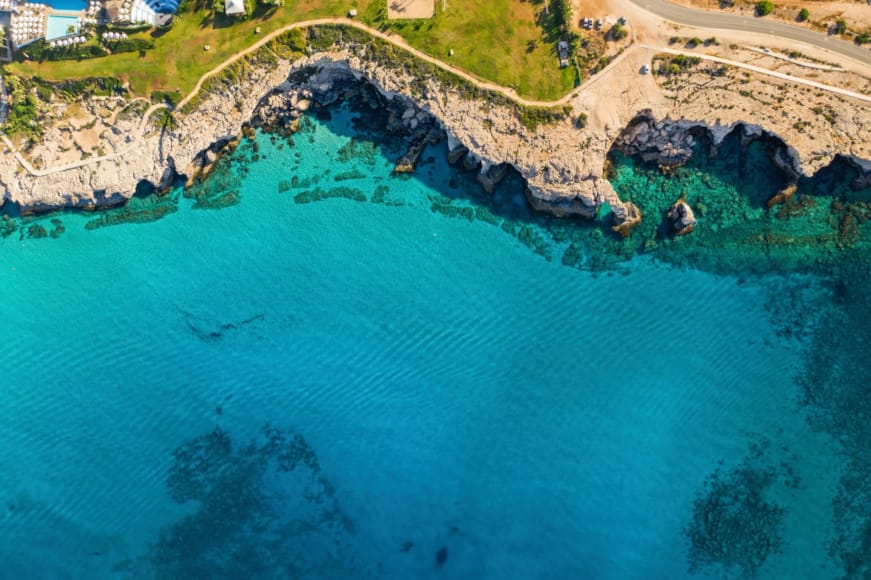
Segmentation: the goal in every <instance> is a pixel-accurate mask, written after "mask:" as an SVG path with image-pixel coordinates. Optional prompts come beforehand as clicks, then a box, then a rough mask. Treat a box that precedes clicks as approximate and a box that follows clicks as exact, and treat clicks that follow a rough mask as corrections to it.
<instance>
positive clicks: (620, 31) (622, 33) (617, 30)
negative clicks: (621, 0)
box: [611, 22, 629, 40]
mask: <svg viewBox="0 0 871 580" xmlns="http://www.w3.org/2000/svg"><path fill="white" fill-rule="evenodd" d="M627 34H629V33H628V32H626V29H625V28H623V25H622V24H620V23H619V22H618V23H617V24H615V25H614V26H613V27H612V28H611V38H613V39H614V40H623V39H624V38H626V35H627Z"/></svg>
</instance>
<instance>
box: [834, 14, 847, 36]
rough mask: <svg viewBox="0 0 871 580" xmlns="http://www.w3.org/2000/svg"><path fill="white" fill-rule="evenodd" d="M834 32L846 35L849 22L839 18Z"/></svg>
mask: <svg viewBox="0 0 871 580" xmlns="http://www.w3.org/2000/svg"><path fill="white" fill-rule="evenodd" d="M834 31H835V34H844V33H845V32H847V21H846V20H844V19H843V18H838V20H837V22H835V28H834Z"/></svg>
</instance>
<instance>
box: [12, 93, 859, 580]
mask: <svg viewBox="0 0 871 580" xmlns="http://www.w3.org/2000/svg"><path fill="white" fill-rule="evenodd" d="M331 113H332V114H331V115H330V114H326V115H321V117H320V118H317V117H307V118H306V121H305V122H304V123H303V128H302V130H301V131H300V132H299V133H297V134H296V135H294V137H293V139H292V142H288V141H287V139H285V138H284V137H280V136H275V135H268V134H263V133H260V134H259V135H258V136H257V138H256V141H255V142H250V141H243V143H242V144H241V145H240V146H239V148H238V149H237V150H236V152H235V153H234V154H233V155H232V156H231V157H228V158H225V159H224V160H223V161H222V162H221V164H220V166H219V168H218V169H216V171H215V173H214V174H213V175H212V176H211V177H210V179H209V180H208V181H207V182H206V183H205V184H204V185H202V186H198V187H197V188H195V189H194V190H193V191H192V192H188V195H194V196H195V198H193V199H192V198H188V197H184V196H183V192H182V190H181V189H178V190H175V191H174V192H172V193H171V194H168V196H166V197H164V198H158V197H156V196H153V195H152V196H148V195H142V196H141V197H139V198H137V199H136V200H134V201H133V202H131V204H130V206H128V207H127V208H123V209H120V210H111V211H109V212H105V213H102V214H82V213H62V214H56V215H51V216H42V217H38V218H19V217H17V216H15V215H14V211H12V210H9V208H7V213H8V216H7V218H6V219H5V221H4V223H5V224H6V226H7V227H8V228H10V229H11V228H12V227H16V226H17V228H18V229H17V230H16V231H14V232H11V231H7V233H9V234H10V235H8V237H6V238H5V239H3V240H2V241H0V288H2V289H3V299H2V301H0V320H2V324H0V344H2V347H0V368H2V370H0V500H2V503H0V540H2V541H0V577H2V578H10V579H18V578H32V579H41V578H45V579H59V578H87V579H99V578H498V579H503V578H518V579H531V578H584V579H587V578H589V579H615V580H616V579H630V578H638V579H652V578H662V579H666V578H667V579H673V578H684V577H702V578H704V577H711V578H723V577H727V578H746V577H753V576H755V577H760V578H775V579H782V578H838V577H855V578H862V577H867V574H869V573H871V572H869V570H871V558H869V556H871V547H869V541H868V538H869V537H871V519H868V518H869V513H871V510H868V509H867V508H868V505H869V501H871V499H869V498H871V489H869V485H868V484H866V483H865V482H866V477H865V474H867V473H869V471H868V470H867V465H866V460H865V459H864V450H865V449H867V448H868V447H867V446H866V445H865V444H866V443H871V436H869V435H868V434H866V432H865V430H866V429H867V428H866V427H865V424H866V423H867V422H868V421H867V419H868V417H869V416H871V415H866V414H865V413H866V411H867V412H868V413H871V403H869V402H868V400H869V397H868V396H867V385H866V382H865V379H866V378H867V377H868V376H871V374H869V370H871V369H869V368H868V367H869V363H868V361H867V360H866V359H867V352H868V350H867V349H868V344H869V340H868V339H869V338H871V336H869V330H868V328H869V327H871V325H869V324H868V320H869V312H871V309H869V308H868V304H867V299H865V298H864V296H863V294H862V293H861V292H858V291H857V289H858V288H859V287H860V286H861V284H863V283H864V282H865V281H866V278H867V267H866V266H865V262H864V261H863V259H862V258H861V255H859V256H858V257H857V256H856V255H854V254H853V253H851V250H850V249H849V248H847V249H842V250H838V251H837V252H836V253H835V254H829V258H830V259H829V261H828V262H826V263H827V264H829V265H831V267H829V266H826V269H814V268H812V267H791V266H790V264H792V263H793V261H794V260H793V261H790V260H787V259H784V260H783V261H781V262H775V261H773V260H774V257H773V253H772V252H771V251H769V250H768V249H766V248H765V247H764V246H763V247H762V249H760V248H759V247H753V248H750V249H747V250H745V249H744V247H743V246H740V245H735V244H733V245H731V246H730V245H728V244H726V243H725V242H722V243H721V242H719V241H716V240H715V239H714V238H705V237H704V236H705V235H706V234H705V233H704V230H705V228H707V230H708V231H709V232H710V231H711V229H712V228H711V224H712V223H713V219H711V218H710V217H709V218H708V220H707V221H706V219H705V218H704V217H702V218H701V220H700V228H699V232H698V236H697V238H696V239H694V240H691V239H688V240H687V241H686V242H685V243H684V242H683V241H681V240H676V241H668V240H664V241H662V242H661V243H660V244H659V246H658V251H660V253H659V254H658V253H657V252H655V251H654V252H647V253H643V252H635V251H628V252H627V251H626V243H628V242H623V241H622V240H620V239H619V238H618V237H616V236H611V235H610V232H609V230H608V228H607V220H608V216H607V212H606V213H605V214H604V215H603V216H602V218H601V219H600V220H598V221H597V222H596V223H593V224H586V223H582V222H575V221H561V220H553V219H548V218H546V217H544V216H536V215H533V214H532V213H530V212H529V210H528V208H527V207H526V203H525V201H524V198H523V190H522V187H521V184H520V183H519V181H518V180H517V179H516V178H514V177H509V179H507V180H506V181H505V182H504V183H502V184H501V185H500V186H499V188H498V190H497V192H496V194H495V197H490V196H487V195H486V194H483V192H481V191H480V190H479V188H478V187H477V185H476V184H475V183H474V181H473V180H472V178H471V176H470V175H467V174H464V173H462V172H460V171H459V170H457V169H454V168H452V167H450V166H448V164H447V162H446V160H445V151H444V145H441V146H435V147H431V148H430V149H428V150H427V151H426V152H425V153H424V156H423V159H422V162H421V164H420V166H419V167H418V170H417V173H416V174H415V175H414V176H411V177H408V176H394V175H393V174H392V168H393V161H395V158H396V155H397V150H396V149H395V147H394V146H393V144H391V143H390V142H389V141H388V140H381V139H380V138H379V136H378V134H377V131H374V130H372V128H371V127H367V126H364V125H365V124H364V123H362V120H361V119H359V117H358V116H357V115H356V114H355V113H352V112H351V111H350V110H349V109H347V108H342V109H334V110H332V111H331ZM355 119H356V120H355ZM373 140H374V141H373ZM688 171H689V170H688ZM692 171H696V173H692V174H690V173H687V174H686V175H684V176H683V177H681V176H678V177H673V178H668V180H667V182H666V181H663V180H666V178H664V177H656V176H655V174H654V173H652V172H651V171H648V170H646V169H644V168H642V167H639V166H636V165H635V164H634V162H633V161H632V160H623V161H620V163H619V164H618V166H617V173H616V175H615V183H616V184H617V186H618V188H625V189H621V191H625V192H626V194H627V195H636V196H641V197H643V192H645V191H653V190H654V189H655V188H656V187H660V188H661V189H660V190H657V191H662V188H665V190H668V188H669V187H677V188H678V189H680V188H683V189H684V190H686V189H687V188H690V190H689V193H690V194H692V195H696V194H698V195H701V194H699V193H698V192H699V191H701V190H700V189H698V188H699V187H701V186H700V185H698V184H696V183H695V182H694V181H693V179H699V178H700V177H699V176H703V177H704V176H707V177H704V179H706V180H708V181H710V179H713V178H716V179H722V180H724V183H725V182H726V181H728V175H727V172H726V169H723V168H720V173H719V174H717V173H716V172H715V171H714V169H713V168H711V167H699V168H696V169H693V170H692ZM711 175H713V176H714V177H713V178H711V177H710V176H711ZM753 179H758V176H757V177H753ZM656 180H660V181H661V182H662V183H659V182H657V181H656ZM657 183H659V185H657ZM717 183H720V182H719V181H718V182H717ZM735 183H737V185H735V186H734V187H733V188H732V189H728V188H727V189H728V190H727V189H722V191H724V192H725V193H724V195H726V194H728V195H730V196H733V195H738V194H736V193H735V192H736V191H738V192H739V193H740V192H741V191H745V190H742V189H741V188H742V187H743V188H747V187H751V186H752V187H761V186H759V184H755V182H752V183H751V182H742V181H741V180H740V179H739V180H738V181H736V182H735ZM754 184H755V185H754ZM709 185H710V184H709ZM733 185H734V184H733ZM811 186H815V185H814V184H811ZM811 186H809V187H811ZM711 187H713V186H711ZM717 187H719V186H717ZM723 187H725V186H723ZM729 187H732V186H729ZM632 188H636V189H632ZM735 188H737V189H735ZM831 191H832V190H831V189H830V188H829V189H827V192H828V193H831ZM709 195H712V194H709ZM739 197H740V196H739ZM739 197H736V200H737V201H735V203H736V204H739V205H740V204H741V203H744V202H747V203H750V204H751V205H750V206H748V207H749V209H747V210H746V211H744V210H742V211H743V213H741V215H743V216H744V217H745V218H746V219H748V220H752V219H754V216H755V215H756V213H758V214H759V215H761V214H763V213H764V212H765V209H764V208H761V207H758V206H753V205H752V202H753V200H752V199H751V197H752V196H750V197H748V196H745V197H740V199H739ZM729 199H732V198H729ZM742 200H743V201H742ZM747 200H749V201H747ZM693 203H695V201H694V202H693ZM819 203H821V202H819ZM708 205H709V206H710V212H711V213H710V214H709V216H710V215H713V216H719V215H721V214H718V213H717V212H721V213H722V215H726V213H727V209H725V208H720V207H719V206H718V205H717V202H709V203H708ZM219 206H220V207H219ZM826 211H828V210H826ZM747 212H750V213H749V214H748V213H747ZM753 212H756V213H753ZM739 213H740V212H739ZM157 215H160V216H162V217H161V219H158V220H156V221H147V222H146V223H133V222H134V221H137V220H129V219H128V218H131V217H133V218H143V217H144V218H145V220H148V219H151V218H152V217H156V216H157ZM736 215H737V214H736ZM747 216H749V217H747ZM723 219H725V218H723ZM760 219H761V218H760ZM52 220H54V221H52ZM139 221H142V220H141V219H140V220H139ZM110 222H111V223H110ZM114 222H122V223H114ZM128 222H129V223H128ZM650 223H654V224H655V221H652V222H650ZM748 223H749V224H750V225H747V226H741V227H748V228H749V227H753V222H748ZM10 224H13V225H11V226H10ZM88 224H90V225H88ZM757 225H758V224H757ZM95 226H105V227H95ZM836 226H837V224H835V226H833V227H836ZM736 227H738V226H736ZM758 227H759V228H762V229H763V230H764V231H766V232H768V233H769V234H770V233H771V232H770V230H768V229H765V228H768V227H769V226H767V225H764V224H762V225H759V226H758ZM861 227H862V228H864V225H863V226H861ZM720 233H722V231H721V232H720ZM43 234H51V235H45V236H44V237H43ZM860 234H861V235H863V236H864V230H861V231H860ZM638 235H641V234H638ZM693 235H696V234H693ZM711 235H713V234H711ZM636 239H637V238H636ZM706 239H709V240H714V241H713V242H711V243H713V244H714V245H715V246H716V245H717V244H720V246H721V249H722V252H723V254H721V255H722V256H725V258H723V259H719V258H718V259H717V260H715V261H714V262H711V261H710V260H706V259H705V258H706V257H709V256H710V255H711V252H709V251H706V249H705V248H706V246H705V245H704V242H705V240H706ZM863 239H864V238H863ZM681 244H683V245H681ZM684 246H685V247H684ZM651 247H652V245H650V244H648V249H650V248H651ZM736 248H737V249H736ZM812 251H813V247H812V246H808V248H804V249H797V250H795V253H796V255H799V256H801V255H807V254H808V252H812ZM754 252H756V253H757V254H760V253H761V255H762V256H764V259H765V260H772V261H770V262H765V264H768V266H766V267H765V268H760V267H759V266H758V265H759V263H760V261H759V260H758V259H756V258H753V259H749V258H748V259H745V258H746V257H747V256H749V255H751V254H753V253H754ZM757 254H754V255H755V256H757V258H758V255H757ZM742 256H743V257H742ZM832 256H834V258H832ZM612 258H613V259H612ZM727 258H728V259H732V260H733V261H732V262H730V263H726V261H727V260H726V259H727ZM750 263H752V264H755V266H754V272H753V273H750V272H749V269H748V268H749V266H748V264H750ZM807 263H811V264H815V263H816V264H818V263H820V260H816V261H814V260H811V261H809V262H801V264H805V265H807ZM778 264H781V265H782V264H786V265H783V266H782V267H780V266H777V265H778ZM845 264H846V265H848V266H845ZM769 266H770V267H769ZM760 272H761V273H760ZM862 317H865V318H862ZM863 321H864V324H863ZM863 355H865V356H863ZM863 574H865V576H863Z"/></svg>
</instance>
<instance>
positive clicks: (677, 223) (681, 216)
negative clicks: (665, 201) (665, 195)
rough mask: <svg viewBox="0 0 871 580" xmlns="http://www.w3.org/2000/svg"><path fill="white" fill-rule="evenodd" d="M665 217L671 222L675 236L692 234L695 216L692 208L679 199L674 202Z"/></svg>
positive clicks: (694, 226)
mask: <svg viewBox="0 0 871 580" xmlns="http://www.w3.org/2000/svg"><path fill="white" fill-rule="evenodd" d="M665 217H666V218H668V220H669V221H670V222H671V225H672V228H673V230H674V233H675V235H677V236H683V235H686V234H688V233H690V232H692V231H693V230H694V229H695V228H696V216H695V214H694V213H693V208H691V207H690V204H688V203H687V202H686V200H685V199H683V198H681V199H679V200H677V201H676V202H674V203H673V204H672V205H671V207H669V208H668V211H666V213H665Z"/></svg>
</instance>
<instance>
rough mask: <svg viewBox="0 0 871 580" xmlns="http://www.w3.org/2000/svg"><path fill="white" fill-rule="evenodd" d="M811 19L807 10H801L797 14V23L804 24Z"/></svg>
mask: <svg viewBox="0 0 871 580" xmlns="http://www.w3.org/2000/svg"><path fill="white" fill-rule="evenodd" d="M810 17H811V12H810V10H808V9H807V8H802V9H801V10H800V11H799V13H798V21H799V22H804V21H806V20H807V19H808V18H810Z"/></svg>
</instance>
